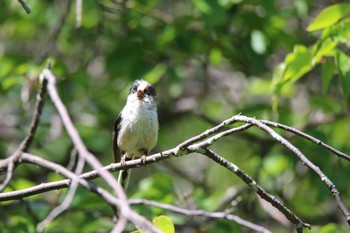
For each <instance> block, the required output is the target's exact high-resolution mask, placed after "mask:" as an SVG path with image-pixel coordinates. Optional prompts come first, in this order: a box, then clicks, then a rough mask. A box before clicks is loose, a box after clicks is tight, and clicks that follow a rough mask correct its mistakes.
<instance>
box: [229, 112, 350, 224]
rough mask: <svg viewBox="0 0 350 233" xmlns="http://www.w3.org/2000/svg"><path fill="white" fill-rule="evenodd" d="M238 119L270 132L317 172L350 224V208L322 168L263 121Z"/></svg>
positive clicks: (242, 117) (249, 118)
mask: <svg viewBox="0 0 350 233" xmlns="http://www.w3.org/2000/svg"><path fill="white" fill-rule="evenodd" d="M234 118H235V119H236V120H237V121H242V122H246V123H251V124H254V125H256V126H257V127H259V128H260V129H262V130H263V131H265V132H266V133H268V134H270V135H271V136H272V137H273V138H274V139H275V140H277V141H278V142H280V143H281V144H282V145H283V146H284V147H286V148H287V149H288V150H290V151H291V152H293V153H294V154H295V155H296V156H298V158H299V159H300V160H301V161H302V162H303V163H304V164H305V165H306V166H307V167H308V168H310V169H311V170H312V171H313V172H315V173H316V174H317V175H318V176H319V177H320V179H321V181H322V182H323V183H324V184H325V185H326V186H327V188H328V189H329V190H330V192H331V193H332V195H333V196H334V198H335V202H336V203H337V206H338V208H339V209H340V211H341V213H342V214H343V215H344V217H345V219H346V221H347V222H348V224H349V225H350V213H349V211H348V209H347V208H346V206H345V204H344V202H343V200H342V198H341V197H340V194H339V191H338V189H337V188H336V186H335V185H334V184H333V182H332V181H331V180H330V179H329V178H328V177H327V176H326V175H325V174H324V173H323V172H322V171H321V169H320V168H319V167H318V166H316V165H315V164H313V163H312V162H311V161H310V160H309V159H308V158H306V156H305V155H304V154H303V153H302V152H301V151H300V150H299V149H298V148H297V147H295V146H294V145H293V144H291V143H290V142H289V141H288V140H286V139H285V138H283V137H282V136H281V135H279V134H278V133H276V132H275V131H274V130H273V129H271V128H270V127H268V126H267V125H265V124H264V123H262V122H261V121H259V120H257V119H255V118H251V117H246V116H235V117H234Z"/></svg>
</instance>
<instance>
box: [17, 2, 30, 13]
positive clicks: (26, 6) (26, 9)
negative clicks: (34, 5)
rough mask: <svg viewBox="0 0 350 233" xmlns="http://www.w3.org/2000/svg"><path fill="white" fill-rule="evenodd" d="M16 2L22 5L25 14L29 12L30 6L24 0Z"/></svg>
mask: <svg viewBox="0 0 350 233" xmlns="http://www.w3.org/2000/svg"><path fill="white" fill-rule="evenodd" d="M18 2H19V3H20V4H21V5H22V7H23V9H24V10H25V11H26V12H27V14H29V13H30V8H29V6H28V5H27V3H25V2H24V0H18Z"/></svg>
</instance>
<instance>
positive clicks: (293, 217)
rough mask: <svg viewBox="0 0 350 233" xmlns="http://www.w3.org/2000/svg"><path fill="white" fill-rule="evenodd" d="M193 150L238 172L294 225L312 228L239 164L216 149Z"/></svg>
mask: <svg viewBox="0 0 350 233" xmlns="http://www.w3.org/2000/svg"><path fill="white" fill-rule="evenodd" d="M191 150H193V152H197V153H201V154H204V155H206V156H208V157H209V158H210V159H212V160H214V161H215V162H217V163H218V164H220V165H222V166H223V167H225V168H227V169H228V170H229V171H231V172H233V173H234V174H236V175H237V176H238V177H239V178H240V179H241V180H243V181H244V182H245V183H246V184H248V185H249V187H251V188H252V189H253V190H254V191H255V192H256V193H257V194H258V195H259V196H260V197H261V198H263V199H264V200H266V201H268V202H269V203H271V204H272V205H273V206H274V207H276V208H277V209H278V210H279V211H281V212H282V213H283V214H284V215H285V216H286V218H288V219H289V220H290V221H291V222H292V223H294V225H295V226H296V227H297V228H298V227H302V228H310V224H308V223H304V222H303V221H302V220H301V219H300V218H299V217H298V216H296V215H295V214H294V213H293V212H292V211H290V210H289V209H288V208H287V207H285V206H284V205H283V204H282V203H281V202H280V201H278V200H277V199H276V197H274V196H272V195H271V194H269V193H267V192H266V191H265V190H264V189H263V188H262V187H260V185H258V184H257V183H256V181H255V180H254V179H253V178H251V177H250V176H249V175H248V174H247V173H245V172H243V171H242V170H241V169H240V168H239V167H238V166H237V165H235V164H233V163H232V162H230V161H228V160H226V159H224V158H223V157H221V156H219V155H218V154H216V153H215V152H214V151H212V150H209V149H201V148H196V147H192V148H191Z"/></svg>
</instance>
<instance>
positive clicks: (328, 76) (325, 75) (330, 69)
mask: <svg viewBox="0 0 350 233" xmlns="http://www.w3.org/2000/svg"><path fill="white" fill-rule="evenodd" d="M334 71H335V65H334V62H333V61H326V63H325V64H323V65H322V76H321V77H322V84H323V86H322V92H323V93H324V94H325V93H326V92H327V90H328V88H329V83H330V81H331V80H332V78H333V76H334Z"/></svg>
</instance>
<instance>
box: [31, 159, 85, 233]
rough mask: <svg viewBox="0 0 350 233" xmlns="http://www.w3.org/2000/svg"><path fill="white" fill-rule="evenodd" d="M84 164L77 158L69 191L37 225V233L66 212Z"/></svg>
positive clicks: (82, 160)
mask: <svg viewBox="0 0 350 233" xmlns="http://www.w3.org/2000/svg"><path fill="white" fill-rule="evenodd" d="M84 164H85V161H84V159H83V158H82V157H81V156H79V160H78V165H77V167H76V169H75V174H76V175H77V176H76V177H75V178H74V179H72V181H71V185H70V187H69V191H68V193H67V195H66V197H65V198H64V200H63V202H62V203H61V204H60V205H58V206H57V207H56V208H54V209H53V210H52V211H51V212H50V213H49V215H48V216H47V217H46V218H45V219H44V220H43V221H41V222H40V223H39V225H38V226H37V231H38V232H43V231H44V229H45V228H46V227H47V226H48V225H49V224H50V223H51V222H52V221H53V220H54V219H55V218H57V217H58V216H59V215H60V214H61V213H62V212H64V211H65V210H67V209H68V208H69V206H70V204H71V202H72V200H73V198H74V195H75V192H76V190H77V188H78V184H79V179H78V178H79V175H80V174H81V172H82V171H83V169H84Z"/></svg>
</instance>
